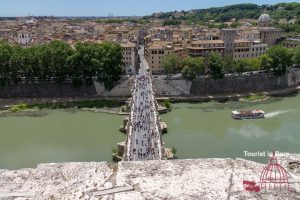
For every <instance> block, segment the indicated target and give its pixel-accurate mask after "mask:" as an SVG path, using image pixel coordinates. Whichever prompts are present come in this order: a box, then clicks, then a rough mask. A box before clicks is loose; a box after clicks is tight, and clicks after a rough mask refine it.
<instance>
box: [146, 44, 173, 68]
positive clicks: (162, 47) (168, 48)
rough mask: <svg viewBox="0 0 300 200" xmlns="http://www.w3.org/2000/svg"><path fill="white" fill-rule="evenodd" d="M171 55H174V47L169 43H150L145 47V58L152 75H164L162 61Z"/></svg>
mask: <svg viewBox="0 0 300 200" xmlns="http://www.w3.org/2000/svg"><path fill="white" fill-rule="evenodd" d="M171 54H174V47H173V44H172V43H171V42H165V41H154V43H150V44H148V45H147V46H146V48H145V58H146V59H147V61H148V63H149V68H150V70H151V72H152V74H162V73H164V68H163V66H162V59H163V58H164V57H165V56H167V55H171Z"/></svg>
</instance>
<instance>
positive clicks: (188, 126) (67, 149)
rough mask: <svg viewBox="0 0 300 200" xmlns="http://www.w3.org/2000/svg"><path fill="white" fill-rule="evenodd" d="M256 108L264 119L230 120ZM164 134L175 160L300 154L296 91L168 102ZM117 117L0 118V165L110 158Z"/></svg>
mask: <svg viewBox="0 0 300 200" xmlns="http://www.w3.org/2000/svg"><path fill="white" fill-rule="evenodd" d="M253 108H260V109H263V110H264V111H266V112H268V114H267V118H266V119H258V120H241V121H238V120H233V119H232V118H231V111H232V110H234V109H253ZM161 118H162V120H164V121H166V122H167V124H168V129H169V133H168V134H166V135H164V136H163V140H164V142H165V143H166V146H169V147H172V146H175V147H176V149H177V150H178V152H177V156H178V157H179V158H202V157H232V158H235V157H241V158H246V159H250V160H256V161H259V162H262V163H264V162H266V158H265V157H245V156H244V151H250V152H256V151H262V152H263V151H272V150H278V151H281V152H290V153H294V152H296V153H300V95H297V96H294V97H285V98H273V99H272V100H271V101H268V102H266V103H263V104H250V103H241V102H227V103H216V102H210V103H201V104H188V103H180V104H173V110H172V112H170V113H168V114H164V115H162V116H161ZM122 119H123V116H119V115H113V114H104V113H93V112H84V111H78V112H75V113H72V112H64V111H49V114H48V115H46V116H43V117H0V168H9V169H18V168H24V167H35V166H36V165H37V164H38V163H44V162H70V161H103V160H104V161H111V149H112V147H116V143H117V142H120V141H124V139H125V136H124V135H123V134H121V133H119V132H118V128H119V126H120V125H121V124H122Z"/></svg>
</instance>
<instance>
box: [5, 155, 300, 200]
mask: <svg viewBox="0 0 300 200" xmlns="http://www.w3.org/2000/svg"><path fill="white" fill-rule="evenodd" d="M279 159H280V160H281V161H282V165H283V167H284V168H285V169H287V170H288V172H289V173H290V174H291V175H292V176H295V177H300V155H297V156H293V157H288V158H282V159H281V158H279ZM289 163H298V164H296V165H293V167H292V168H290V167H289ZM264 166H265V165H264V164H259V163H255V162H252V161H247V160H243V159H235V160H234V159H219V158H211V159H187V160H151V161H130V162H119V163H118V164H109V163H106V162H98V163H96V162H91V163H60V164H41V165H38V167H37V168H36V169H21V170H0V194H9V193H11V194H16V193H20V194H22V193H23V194H34V195H33V196H32V197H30V196H29V197H19V198H0V199H1V200H2V199H5V200H6V199H18V200H21V199H22V200H23V199H28V200H32V199H41V200H44V199H45V200H46V199H70V200H71V199H72V200H73V199H116V200H126V199H128V200H129V199H130V200H139V199H147V200H152V199H153V200H159V199H172V200H173V199H174V200H177V199H178V200H179V199H180V200H181V199H184V200H186V199H187V200H189V199H191V200H195V199H196V200H197V199H200V200H202V199H203V200H216V199H218V200H228V199H229V200H243V199H245V200H246V199H247V200H248V199H252V200H256V199H258V200H273V199H275V200H283V199H286V200H292V199H297V198H298V197H299V196H300V186H299V183H298V184H295V185H293V187H296V188H295V189H294V190H293V191H292V192H287V191H266V192H259V193H255V192H248V191H246V190H244V187H243V180H253V181H258V179H259V176H260V173H261V171H262V169H263V167H264ZM117 186H133V187H134V190H133V191H130V192H120V193H116V194H111V195H105V196H93V193H94V192H96V191H101V190H103V189H105V188H114V187H117ZM299 199H300V198H299Z"/></svg>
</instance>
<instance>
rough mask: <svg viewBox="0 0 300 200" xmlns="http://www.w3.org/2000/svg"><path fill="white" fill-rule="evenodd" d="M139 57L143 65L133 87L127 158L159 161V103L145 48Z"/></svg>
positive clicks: (160, 154) (160, 156)
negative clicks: (148, 68)
mask: <svg viewBox="0 0 300 200" xmlns="http://www.w3.org/2000/svg"><path fill="white" fill-rule="evenodd" d="M139 56H140V60H141V64H140V70H139V74H138V75H137V76H136V79H135V84H134V87H133V95H132V101H131V112H130V116H129V129H128V131H129V132H128V138H127V149H126V151H127V152H126V157H127V160H157V159H161V158H162V153H161V131H160V129H159V116H158V112H157V102H156V100H155V98H154V92H153V89H152V80H151V77H150V74H149V73H148V72H147V67H148V63H147V61H146V60H145V58H144V55H143V48H142V49H141V50H139Z"/></svg>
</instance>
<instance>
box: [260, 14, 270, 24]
mask: <svg viewBox="0 0 300 200" xmlns="http://www.w3.org/2000/svg"><path fill="white" fill-rule="evenodd" d="M258 21H259V22H271V17H270V15H269V14H266V13H263V14H262V15H261V16H260V17H259V18H258Z"/></svg>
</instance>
